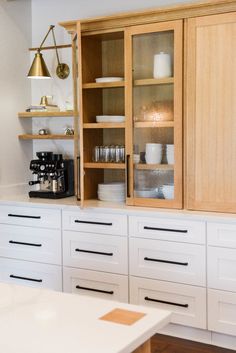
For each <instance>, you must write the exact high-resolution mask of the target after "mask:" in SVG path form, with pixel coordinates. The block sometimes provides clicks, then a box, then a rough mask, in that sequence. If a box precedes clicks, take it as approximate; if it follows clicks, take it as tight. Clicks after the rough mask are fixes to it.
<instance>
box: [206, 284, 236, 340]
mask: <svg viewBox="0 0 236 353" xmlns="http://www.w3.org/2000/svg"><path fill="white" fill-rule="evenodd" d="M208 330H210V331H216V332H221V333H225V334H227V335H233V336H236V293H230V292H223V291H218V290H213V289H209V290H208Z"/></svg>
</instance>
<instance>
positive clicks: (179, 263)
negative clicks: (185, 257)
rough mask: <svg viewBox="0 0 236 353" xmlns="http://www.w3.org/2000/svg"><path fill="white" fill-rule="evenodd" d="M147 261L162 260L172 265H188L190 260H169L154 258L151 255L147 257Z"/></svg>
mask: <svg viewBox="0 0 236 353" xmlns="http://www.w3.org/2000/svg"><path fill="white" fill-rule="evenodd" d="M144 260H145V261H153V262H161V263H164V264H171V265H180V266H188V262H178V261H169V260H162V259H152V258H150V257H145V258H144Z"/></svg>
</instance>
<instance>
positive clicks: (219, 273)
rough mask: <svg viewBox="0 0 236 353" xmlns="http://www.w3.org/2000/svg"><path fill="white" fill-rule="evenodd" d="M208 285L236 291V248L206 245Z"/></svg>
mask: <svg viewBox="0 0 236 353" xmlns="http://www.w3.org/2000/svg"><path fill="white" fill-rule="evenodd" d="M207 262H208V264H207V267H208V287H210V288H216V289H223V290H229V291H234V292H236V249H226V248H214V247H210V246H209V247H208V261H207Z"/></svg>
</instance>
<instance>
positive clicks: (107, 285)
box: [63, 267, 128, 303]
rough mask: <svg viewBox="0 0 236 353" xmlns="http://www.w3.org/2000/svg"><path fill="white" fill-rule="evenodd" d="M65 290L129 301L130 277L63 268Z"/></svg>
mask: <svg viewBox="0 0 236 353" xmlns="http://www.w3.org/2000/svg"><path fill="white" fill-rule="evenodd" d="M63 288H64V292H68V293H76V294H82V295H90V296H93V297H98V298H103V299H109V300H117V301H120V302H125V303H127V302H128V277H127V276H121V275H115V274H111V273H104V272H96V271H86V270H79V269H75V268H67V267H64V269H63Z"/></svg>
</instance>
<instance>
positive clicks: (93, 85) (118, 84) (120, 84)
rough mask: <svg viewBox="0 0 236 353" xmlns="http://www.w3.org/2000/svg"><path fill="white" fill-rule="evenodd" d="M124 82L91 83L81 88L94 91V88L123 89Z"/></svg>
mask: <svg viewBox="0 0 236 353" xmlns="http://www.w3.org/2000/svg"><path fill="white" fill-rule="evenodd" d="M124 86H125V82H124V81H116V82H101V83H97V82H91V83H84V84H83V85H82V87H83V88H84V89H94V88H115V87H124Z"/></svg>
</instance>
